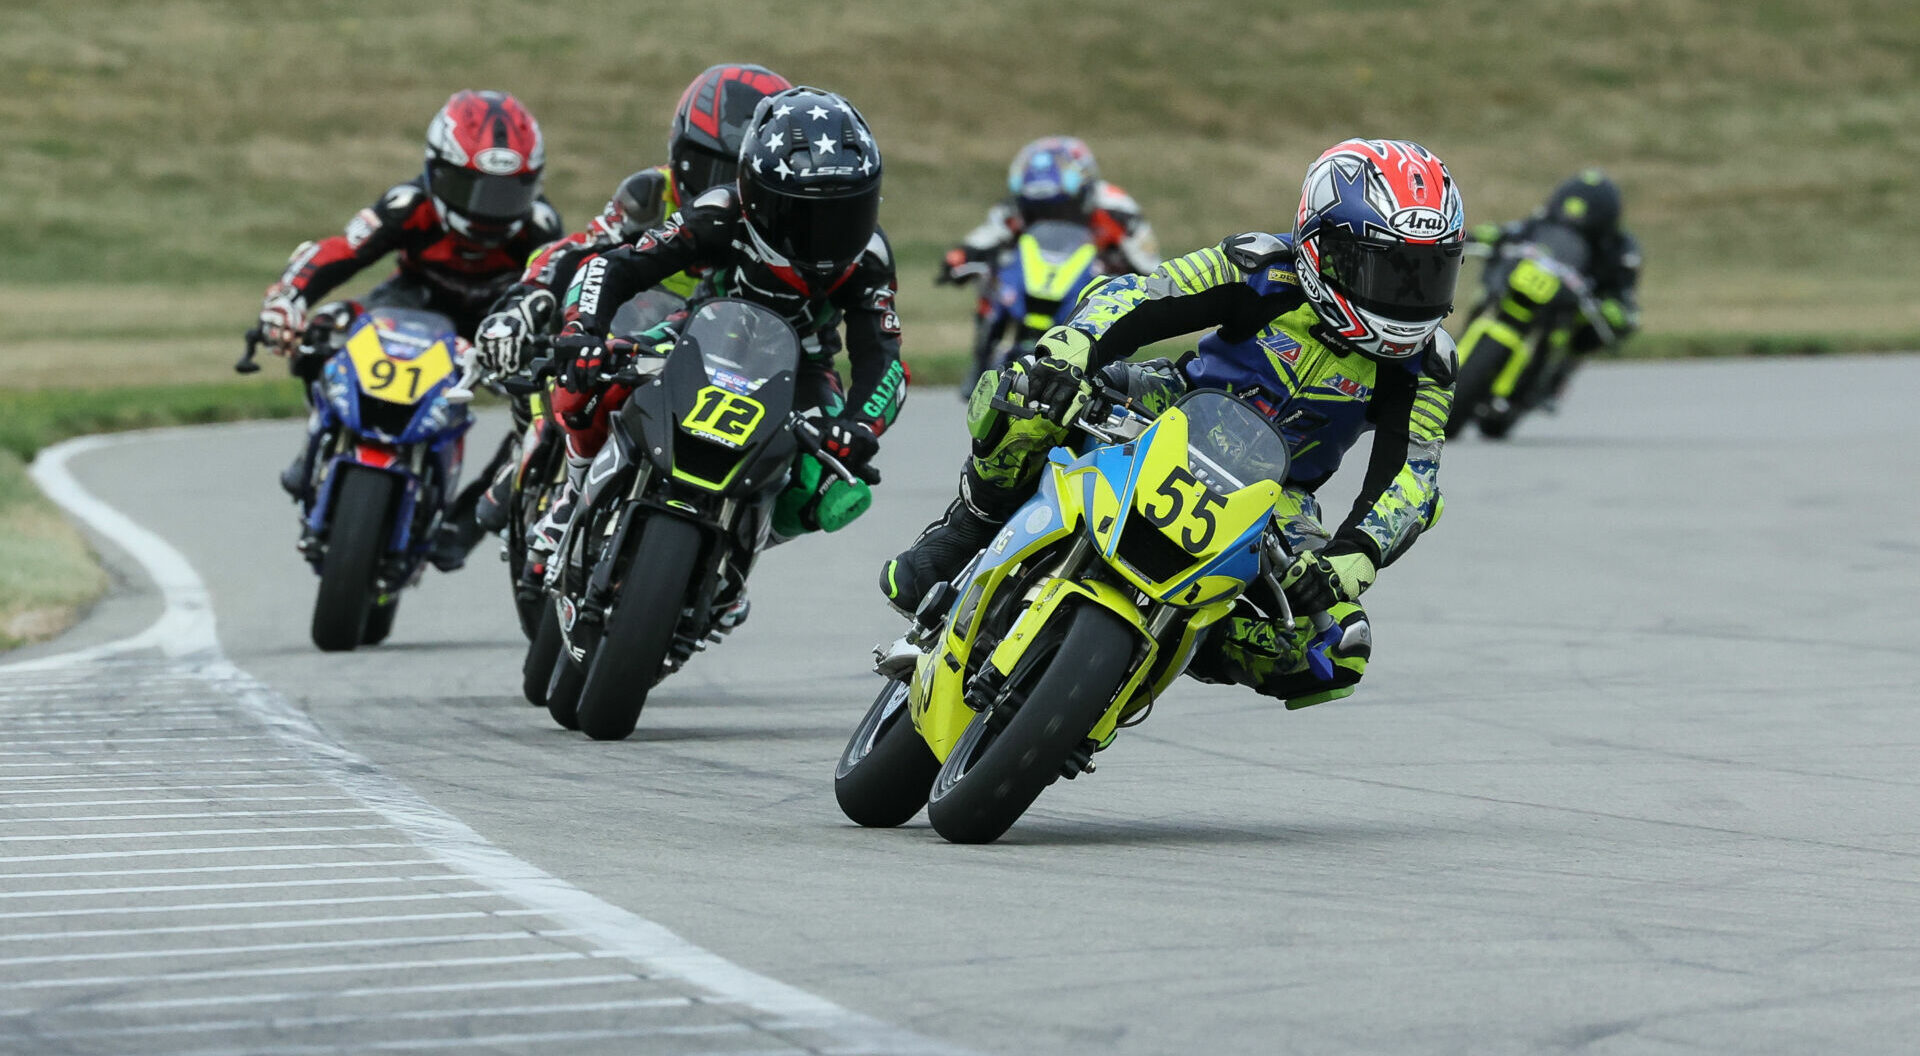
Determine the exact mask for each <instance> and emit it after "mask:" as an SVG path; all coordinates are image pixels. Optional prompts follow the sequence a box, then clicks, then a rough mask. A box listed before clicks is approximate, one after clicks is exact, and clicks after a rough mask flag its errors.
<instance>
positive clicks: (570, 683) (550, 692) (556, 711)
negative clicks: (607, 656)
mask: <svg viewBox="0 0 1920 1056" xmlns="http://www.w3.org/2000/svg"><path fill="white" fill-rule="evenodd" d="M574 641H576V643H578V645H580V647H582V651H586V660H574V659H572V657H568V655H566V647H564V645H561V649H559V655H557V657H555V662H553V678H549V680H547V714H551V716H553V722H559V724H561V726H563V728H566V730H580V687H582V685H586V682H588V664H591V662H593V657H595V649H593V643H595V639H593V636H591V632H589V630H586V628H574Z"/></svg>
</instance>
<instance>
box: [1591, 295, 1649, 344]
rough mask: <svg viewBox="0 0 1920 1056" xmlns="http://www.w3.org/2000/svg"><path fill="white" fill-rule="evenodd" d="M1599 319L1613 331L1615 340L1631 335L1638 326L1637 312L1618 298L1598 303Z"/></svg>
mask: <svg viewBox="0 0 1920 1056" xmlns="http://www.w3.org/2000/svg"><path fill="white" fill-rule="evenodd" d="M1600 317H1601V318H1602V319H1605V320H1606V321H1607V325H1608V326H1609V327H1611V328H1612V329H1613V336H1614V337H1615V338H1616V339H1618V338H1622V337H1625V336H1627V335H1628V334H1630V333H1633V332H1634V331H1635V330H1637V329H1639V326H1640V312H1639V310H1638V309H1636V308H1634V307H1633V306H1631V305H1629V304H1627V303H1626V302H1624V301H1622V300H1620V298H1618V297H1609V298H1607V299H1606V300H1604V301H1601V302H1600Z"/></svg>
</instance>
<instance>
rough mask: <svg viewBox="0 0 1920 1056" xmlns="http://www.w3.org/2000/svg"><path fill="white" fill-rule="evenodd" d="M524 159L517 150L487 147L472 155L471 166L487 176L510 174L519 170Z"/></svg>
mask: <svg viewBox="0 0 1920 1056" xmlns="http://www.w3.org/2000/svg"><path fill="white" fill-rule="evenodd" d="M524 161H525V159H524V158H522V157H521V156H520V152H519V151H517V150H511V149H509V148H507V147H488V148H487V149H485V150H483V151H481V152H480V153H478V154H475V155H474V156H473V167H474V168H476V169H479V170H480V171H481V172H484V173H486V174H487V175H489V176H511V175H513V174H514V173H516V172H519V171H520V166H521V164H522V163H523V162H524Z"/></svg>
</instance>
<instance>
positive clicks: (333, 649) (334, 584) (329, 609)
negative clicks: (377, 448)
mask: <svg viewBox="0 0 1920 1056" xmlns="http://www.w3.org/2000/svg"><path fill="white" fill-rule="evenodd" d="M345 473H346V477H345V479H343V480H342V481H340V483H339V485H338V488H339V490H338V491H336V492H335V494H334V497H333V518H332V526H331V527H330V528H329V530H328V533H327V554H326V557H325V558H324V559H323V560H322V562H321V565H320V593H319V595H318V596H316V597H315V598H314V601H313V628H312V633H313V644H314V645H317V646H319V647H320V649H321V651H322V652H328V653H341V652H347V651H349V650H351V649H353V648H355V647H356V646H358V645H359V644H360V643H361V641H362V640H363V639H364V638H365V636H366V631H367V622H368V617H369V616H370V615H371V614H372V610H373V603H374V601H375V600H376V592H375V588H374V585H373V577H374V574H375V573H376V572H377V571H378V570H379V567H380V555H381V553H382V552H384V551H385V550H386V548H387V539H388V537H389V535H390V534H391V532H392V531H393V524H392V522H391V520H390V518H391V516H392V511H393V499H394V491H395V485H396V482H395V480H394V479H393V478H392V477H390V476H388V475H386V474H385V473H381V472H378V471H375V470H370V469H352V468H349V469H347V470H346V471H345Z"/></svg>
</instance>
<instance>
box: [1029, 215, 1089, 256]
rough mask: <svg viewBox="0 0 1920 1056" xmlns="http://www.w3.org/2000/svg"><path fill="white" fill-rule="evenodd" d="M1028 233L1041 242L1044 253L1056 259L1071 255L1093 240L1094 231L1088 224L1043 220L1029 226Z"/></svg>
mask: <svg viewBox="0 0 1920 1056" xmlns="http://www.w3.org/2000/svg"><path fill="white" fill-rule="evenodd" d="M1027 234H1028V235H1031V236H1032V237H1033V240H1034V241H1035V242H1037V243H1039V244H1040V251H1041V252H1042V253H1045V254H1047V255H1048V256H1050V257H1053V258H1054V259H1056V260H1059V259H1063V258H1065V257H1068V256H1071V255H1072V254H1073V251H1074V250H1076V249H1079V248H1080V247H1081V246H1084V245H1086V244H1087V243H1089V242H1091V241H1093V232H1092V231H1089V230H1088V229H1087V225H1085V224H1075V223H1069V222H1067V221H1065V220H1042V221H1041V222H1039V223H1037V224H1034V225H1033V226H1031V227H1029V228H1027Z"/></svg>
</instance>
